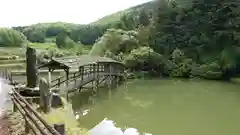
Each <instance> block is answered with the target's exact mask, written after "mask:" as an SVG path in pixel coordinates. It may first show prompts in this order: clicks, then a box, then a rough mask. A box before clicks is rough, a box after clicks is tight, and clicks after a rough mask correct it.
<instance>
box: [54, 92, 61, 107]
mask: <svg viewBox="0 0 240 135" xmlns="http://www.w3.org/2000/svg"><path fill="white" fill-rule="evenodd" d="M51 106H52V107H53V108H58V107H62V106H63V102H62V99H61V96H60V94H57V93H53V94H52V102H51Z"/></svg>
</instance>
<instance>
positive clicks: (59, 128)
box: [54, 124, 66, 135]
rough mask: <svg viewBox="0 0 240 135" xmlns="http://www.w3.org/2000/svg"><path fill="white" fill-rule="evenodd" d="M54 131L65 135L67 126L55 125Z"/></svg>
mask: <svg viewBox="0 0 240 135" xmlns="http://www.w3.org/2000/svg"><path fill="white" fill-rule="evenodd" d="M54 129H56V130H57V131H58V132H59V133H60V134H61V135H65V134H66V132H65V124H54Z"/></svg>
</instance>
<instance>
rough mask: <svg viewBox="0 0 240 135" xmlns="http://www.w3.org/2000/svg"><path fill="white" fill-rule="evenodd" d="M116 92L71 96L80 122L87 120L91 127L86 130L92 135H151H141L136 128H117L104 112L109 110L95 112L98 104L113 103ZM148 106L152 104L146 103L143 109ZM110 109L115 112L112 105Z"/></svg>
mask: <svg viewBox="0 0 240 135" xmlns="http://www.w3.org/2000/svg"><path fill="white" fill-rule="evenodd" d="M116 92H117V90H109V89H101V90H100V91H99V93H97V94H93V93H92V92H91V91H85V92H82V93H78V92H76V93H74V94H72V96H70V99H71V100H72V101H71V102H72V107H73V110H74V111H75V117H76V119H77V120H78V121H79V123H80V125H81V123H82V122H84V121H85V120H88V123H89V124H90V125H91V126H88V127H85V128H88V129H90V130H89V134H90V135H151V134H150V133H141V134H140V133H139V131H138V130H137V129H136V128H129V127H125V128H119V127H117V126H116V123H115V122H114V121H113V120H109V119H108V116H107V114H105V113H104V111H107V110H105V109H104V108H102V109H103V111H102V112H99V111H97V112H98V113H99V114H96V113H95V112H94V111H95V110H94V109H96V107H97V105H96V103H98V104H101V102H105V103H107V102H111V99H112V97H113V96H114V94H115V93H116ZM125 94H126V93H125ZM137 104H141V103H137ZM147 104H151V102H146V103H144V104H143V106H142V107H143V108H144V106H146V105H147ZM116 107H117V106H116ZM108 109H109V110H108V111H113V110H114V108H112V105H110V104H109V106H108ZM122 115H124V117H129V118H130V117H131V116H130V115H128V113H122ZM89 118H90V119H89ZM81 126H84V125H81Z"/></svg>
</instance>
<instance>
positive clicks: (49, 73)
mask: <svg viewBox="0 0 240 135" xmlns="http://www.w3.org/2000/svg"><path fill="white" fill-rule="evenodd" d="M51 73H52V72H51V69H50V68H48V83H49V85H50V84H51V81H52V74H51Z"/></svg>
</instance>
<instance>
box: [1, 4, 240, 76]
mask: <svg viewBox="0 0 240 135" xmlns="http://www.w3.org/2000/svg"><path fill="white" fill-rule="evenodd" d="M239 5H240V2H239V0H175V1H167V0H155V1H151V2H148V3H144V4H142V5H139V6H136V7H132V8H130V9H127V10H125V11H120V12H118V13H115V14H112V15H109V16H106V17H104V18H102V19H100V20H97V21H95V22H93V23H91V24H87V25H78V24H68V23H62V22H57V23H40V24H35V25H31V26H24V27H22V26H20V27H14V28H13V29H5V28H4V29H1V30H0V37H1V38H0V45H1V46H22V45H23V44H24V43H25V42H29V41H30V42H37V43H56V45H57V46H58V47H59V48H72V47H74V46H76V45H79V44H84V45H93V48H92V50H91V52H90V55H100V56H108V57H112V58H114V59H116V60H119V61H122V62H124V63H125V64H126V65H127V67H128V68H129V70H130V71H142V70H144V71H148V72H149V73H150V74H152V75H157V76H159V75H164V76H172V77H191V76H195V77H203V78H208V79H229V78H230V77H232V76H236V75H238V74H239V73H240V59H239V58H240V48H239V47H240V26H239V25H240V16H239V15H240V14H239V11H240V10H239V9H240V8H239Z"/></svg>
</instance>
